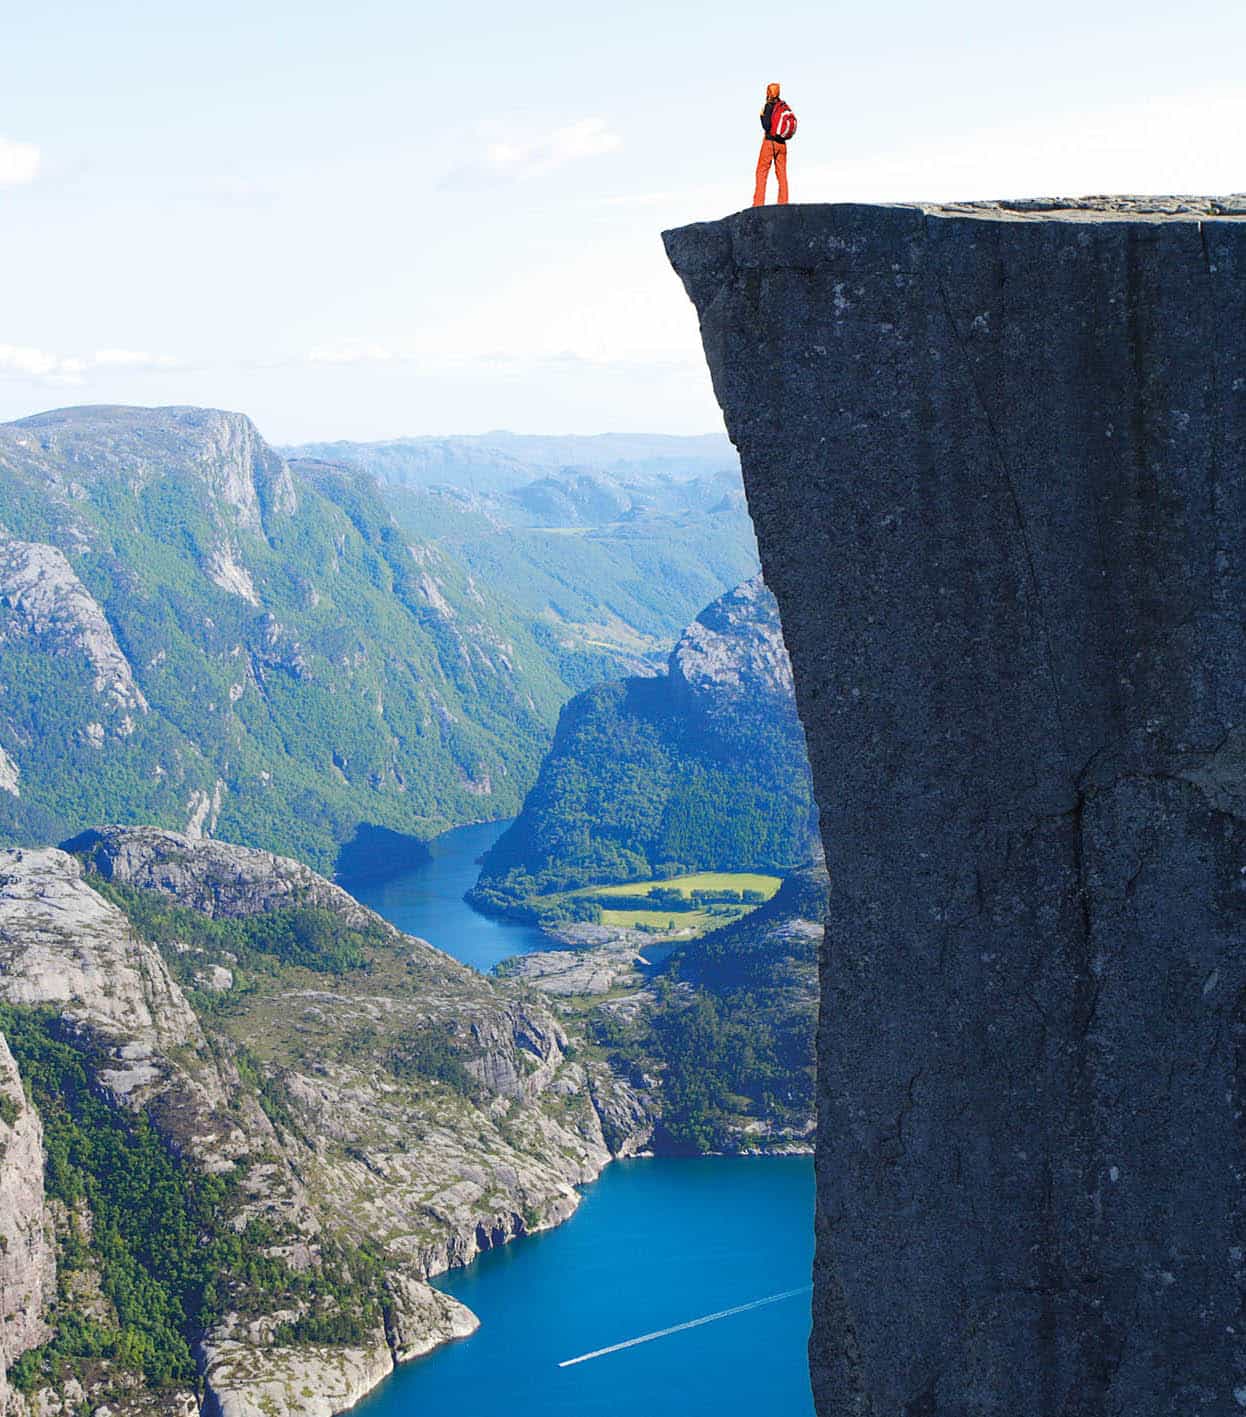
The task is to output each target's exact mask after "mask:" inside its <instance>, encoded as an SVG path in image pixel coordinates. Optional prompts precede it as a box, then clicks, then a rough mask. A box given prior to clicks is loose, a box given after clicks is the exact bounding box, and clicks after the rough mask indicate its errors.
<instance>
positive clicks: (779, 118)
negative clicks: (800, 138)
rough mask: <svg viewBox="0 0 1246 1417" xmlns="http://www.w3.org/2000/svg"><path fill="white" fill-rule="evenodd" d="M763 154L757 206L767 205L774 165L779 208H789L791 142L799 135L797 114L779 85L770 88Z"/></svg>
mask: <svg viewBox="0 0 1246 1417" xmlns="http://www.w3.org/2000/svg"><path fill="white" fill-rule="evenodd" d="M761 131H762V140H761V155H760V157H758V159H757V185H756V186H755V187H754V188H753V205H754V206H755V207H762V206H765V204H766V180H767V178H768V177H769V176H770V165H771V163H773V164H774V175H775V176H776V177H777V178H778V180H779V205H780V206H786V205H787V140H788V139H789V138H790V137H792V136H794V134H795V132H796V115H795V114H794V113H793V112H792V110H791V109H790V108H789V107H788V106H787V104H786V103H784V102H783V100H782V99H781V98H780V97H779V85H778V84H767V85H766V102H765V106H764V107H763V108H762V111H761Z"/></svg>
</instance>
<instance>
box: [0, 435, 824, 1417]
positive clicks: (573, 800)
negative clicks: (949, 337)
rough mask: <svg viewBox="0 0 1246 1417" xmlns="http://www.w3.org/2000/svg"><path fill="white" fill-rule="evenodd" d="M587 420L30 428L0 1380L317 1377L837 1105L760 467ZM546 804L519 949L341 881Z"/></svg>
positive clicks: (3, 961) (49, 1406)
mask: <svg viewBox="0 0 1246 1417" xmlns="http://www.w3.org/2000/svg"><path fill="white" fill-rule="evenodd" d="M571 441H572V443H574V440H571ZM588 441H589V442H590V443H592V444H593V446H591V447H588V448H584V447H576V446H569V445H568V443H567V442H565V441H564V442H562V443H559V441H558V440H530V441H529V442H527V443H525V442H524V441H523V440H509V441H508V439H507V438H506V436H505V435H499V436H498V438H497V440H495V442H494V443H492V444H486V445H483V446H482V445H480V444H477V443H473V442H472V441H471V440H459V441H458V442H457V443H456V442H455V441H454V440H440V441H436V442H434V441H433V440H411V442H410V444H409V445H408V444H403V445H397V446H395V445H372V446H371V447H368V446H363V445H347V446H339V445H335V447H333V448H326V447H317V448H314V449H306V450H286V452H285V453H284V454H282V453H279V452H277V451H275V450H274V449H272V448H270V447H269V446H268V445H266V444H265V443H264V442H263V440H262V439H261V438H260V436H259V435H258V433H257V432H256V430H255V429H254V427H253V426H252V425H251V424H250V423H249V421H248V420H246V419H245V418H243V417H241V416H239V415H234V414H223V413H216V412H213V411H210V410H198V409H162V410H136V409H71V410H64V411H61V412H59V413H56V414H48V415H40V416H39V417H37V418H34V419H26V420H22V421H21V422H19V423H16V424H8V425H4V426H0V843H7V845H5V846H4V847H3V849H0V1033H2V1034H3V1040H4V1041H3V1043H0V1237H2V1239H0V1297H3V1300H4V1302H3V1305H0V1308H2V1309H3V1315H2V1324H0V1360H2V1364H3V1369H4V1377H3V1379H2V1380H0V1413H4V1414H10V1413H11V1414H14V1417H36V1414H39V1417H53V1414H55V1417H61V1414H68V1413H70V1412H74V1413H77V1412H79V1411H97V1410H102V1409H103V1408H107V1410H108V1411H109V1412H111V1413H113V1414H115V1415H122V1417H124V1415H128V1414H133V1417H139V1414H148V1413H173V1414H186V1417H189V1414H191V1413H194V1412H197V1411H203V1412H206V1413H217V1414H222V1417H261V1414H262V1417H283V1414H287V1413H289V1414H294V1413H309V1414H325V1417H327V1414H329V1413H333V1412H338V1411H342V1410H344V1409H345V1408H346V1407H348V1406H350V1405H351V1404H352V1403H354V1402H355V1401H357V1400H358V1399H359V1398H360V1397H361V1396H362V1395H363V1394H364V1393H366V1392H367V1391H368V1390H369V1389H371V1388H372V1387H373V1386H374V1385H375V1384H376V1383H377V1382H378V1381H380V1379H381V1378H382V1377H384V1376H385V1374H386V1373H388V1372H389V1371H390V1370H391V1369H392V1368H393V1367H394V1365H395V1363H398V1362H401V1361H404V1360H406V1359H410V1358H414V1357H417V1356H419V1355H421V1354H425V1353H427V1352H429V1351H430V1350H431V1349H433V1348H434V1347H436V1346H437V1345H438V1344H440V1343H443V1342H445V1341H447V1340H448V1339H452V1338H455V1337H462V1336H464V1335H466V1334H468V1333H470V1332H471V1331H472V1329H473V1328H474V1326H475V1324H476V1320H475V1318H474V1316H473V1315H472V1314H471V1313H470V1312H469V1311H468V1310H467V1309H465V1308H464V1307H463V1306H462V1305H461V1304H460V1303H458V1302H457V1301H455V1300H453V1299H451V1298H450V1297H449V1296H448V1295H445V1294H443V1293H441V1292H439V1291H438V1290H437V1289H436V1288H435V1287H433V1286H432V1285H431V1284H430V1283H429V1280H430V1279H432V1278H434V1277H435V1276H436V1275H438V1274H439V1273H442V1272H443V1271H445V1270H446V1269H448V1268H451V1267H455V1266H459V1265H463V1264H465V1263H468V1262H469V1261H471V1260H472V1258H473V1257H474V1256H476V1255H477V1254H479V1253H480V1252H481V1251H483V1250H488V1249H491V1248H493V1247H496V1246H498V1245H501V1244H505V1243H508V1242H510V1241H512V1240H515V1239H520V1238H522V1237H523V1236H525V1235H530V1234H532V1233H534V1232H537V1231H539V1230H542V1229H546V1228H548V1227H550V1226H553V1225H557V1224H559V1223H561V1222H562V1221H564V1220H566V1219H567V1218H568V1217H569V1216H570V1215H571V1214H572V1213H573V1212H574V1210H575V1208H576V1205H577V1203H578V1201H579V1192H578V1190H577V1188H578V1187H579V1186H581V1185H583V1184H584V1183H586V1182H589V1181H591V1180H592V1179H593V1178H594V1177H596V1176H597V1175H598V1174H599V1173H600V1171H601V1170H602V1168H603V1167H605V1166H606V1165H607V1164H609V1162H610V1161H611V1160H612V1159H614V1158H616V1157H623V1156H629V1155H633V1154H636V1153H643V1152H648V1151H652V1150H657V1151H664V1152H673V1153H684V1154H694V1153H698V1152H706V1151H715V1152H765V1151H770V1152H785V1151H802V1150H807V1149H808V1146H809V1143H810V1138H811V1135H812V1126H813V1121H812V1118H813V1112H812V1099H813V1073H812V1047H813V1044H812V1038H813V1029H814V1023H815V1015H816V986H815V970H816V957H817V948H818V942H819V940H820V938H821V919H822V912H823V908H824V900H825V874H824V872H823V870H822V868H821V866H820V865H819V864H818V862H817V859H816V858H817V848H816V844H815V827H814V822H813V815H812V810H811V796H810V792H809V780H808V769H807V765H806V763H805V759H804V745H803V738H802V736H801V734H800V727H799V721H798V720H797V718H796V714H795V708H794V704H793V701H792V694H791V678H790V671H789V670H788V668H787V662H786V654H785V651H784V650H783V644H782V637H781V634H780V633H779V629H778V620H777V612H776V611H775V609H774V606H773V601H772V598H771V597H770V596H769V592H768V591H766V589H765V588H764V586H762V585H761V583H760V581H758V580H756V579H755V578H754V576H755V559H754V558H755V552H754V549H753V544H752V536H751V527H750V526H749V523H748V517H747V511H746V510H745V508H744V507H743V503H742V499H741V497H740V494H739V490H738V470H736V469H735V467H734V463H733V461H732V459H731V457H730V450H729V448H726V446H725V444H722V445H720V444H718V443H717V441H716V440H675V439H669V440H635V441H633V443H632V444H630V445H627V444H626V443H624V442H619V441H615V442H613V443H611V442H609V441H608V440H607V442H606V443H605V444H600V443H597V442H596V440H588ZM685 442H686V443H688V444H693V445H695V446H691V447H689V446H684V444H685ZM534 444H539V446H534ZM333 456H336V457H337V458H338V461H337V462H331V461H330V458H331V457H333ZM568 456H578V457H579V458H580V460H581V461H580V463H579V464H578V465H577V464H570V465H567V464H565V463H564V462H563V461H562V459H563V458H564V457H568ZM448 467H451V468H453V469H454V470H455V473H456V477H455V480H454V481H447V482H439V481H438V480H437V479H438V478H440V477H442V476H444V475H445V474H446V470H447V468H448ZM467 468H470V469H473V471H471V472H470V473H469V472H467V471H465V469H467ZM569 547H572V548H574V549H573V550H572V551H571V552H570V553H569V552H568V550H567V548H569ZM672 646H673V648H672ZM707 744H708V745H709V746H707ZM610 745H612V747H613V750H612V751H611V752H609V753H607V752H606V751H605V749H606V748H607V747H608V746H610ZM516 814H518V815H517V817H516V821H515V823H514V824H513V826H512V827H511V828H510V830H509V831H508V832H507V833H506V835H505V836H504V837H503V838H502V840H501V841H500V842H499V843H498V845H497V846H496V847H495V848H494V850H493V851H492V852H491V853H490V854H489V856H488V857H487V858H486V860H485V863H484V872H483V875H482V877H481V880H480V882H479V884H478V886H477V889H476V892H475V898H478V901H479V904H481V905H482V906H484V907H485V908H488V909H491V910H495V911H499V912H503V913H509V914H512V915H518V916H521V917H523V918H528V919H532V920H534V921H536V922H539V923H540V924H541V925H542V926H543V927H544V928H545V929H546V930H547V931H548V940H549V948H548V949H547V950H544V951H540V952H536V953H528V954H525V955H521V956H519V957H517V958H516V959H514V960H512V961H508V962H507V963H506V964H505V965H503V966H502V967H501V968H500V969H499V970H498V971H496V973H495V974H494V975H489V976H486V975H482V974H479V973H477V972H476V971H475V970H473V969H470V968H468V967H467V966H465V965H463V964H460V963H459V962H458V961H457V960H455V959H454V958H452V956H451V954H450V953H446V952H443V949H441V948H437V946H438V945H439V944H445V946H446V948H452V942H451V941H439V940H434V941H433V942H432V943H429V942H428V941H426V940H423V939H420V938H416V937H415V936H412V935H407V934H403V933H402V932H401V931H399V930H398V929H396V928H395V927H394V926H393V925H391V924H390V923H388V922H387V921H386V920H384V919H382V918H381V917H380V916H379V915H377V914H375V913H374V912H373V911H371V910H368V909H367V908H365V907H364V906H362V905H360V904H359V902H358V901H357V900H355V899H354V898H353V897H352V896H351V895H349V894H348V893H347V891H346V890H344V889H342V887H341V886H340V885H336V884H334V883H333V882H332V881H331V880H330V879H329V873H331V872H332V871H334V870H335V869H336V870H338V871H339V872H340V873H341V874H342V877H343V878H344V879H351V878H354V879H362V878H364V877H366V876H367V875H368V874H369V872H373V873H375V874H377V875H384V874H386V873H387V872H390V871H392V870H394V869H395V868H396V866H397V865H398V864H399V863H401V861H403V860H404V859H405V860H407V861H410V860H416V859H418V858H419V853H420V851H421V850H422V847H421V845H420V843H421V842H424V841H427V840H429V839H431V838H432V837H434V836H435V835H437V834H438V833H439V832H441V831H443V830H445V829H446V828H448V827H451V826H455V825H459V824H462V823H466V822H471V821H484V820H495V819H498V818H502V817H506V816H511V815H516ZM611 892H614V893H615V894H614V895H612V894H611Z"/></svg>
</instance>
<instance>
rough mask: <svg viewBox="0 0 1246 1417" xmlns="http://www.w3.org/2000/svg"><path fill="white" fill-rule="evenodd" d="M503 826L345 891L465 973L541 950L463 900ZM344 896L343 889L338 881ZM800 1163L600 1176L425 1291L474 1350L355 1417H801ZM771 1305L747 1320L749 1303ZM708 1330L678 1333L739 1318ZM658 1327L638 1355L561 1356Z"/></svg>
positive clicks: (612, 1170) (623, 1169) (790, 1159)
mask: <svg viewBox="0 0 1246 1417" xmlns="http://www.w3.org/2000/svg"><path fill="white" fill-rule="evenodd" d="M508 826H509V823H507V822H488V823H482V824H480V825H478V826H471V827H459V828H457V829H455V830H454V831H451V832H447V833H446V834H445V835H444V836H441V837H438V838H436V839H435V840H433V841H432V842H430V843H429V851H428V853H427V855H424V854H421V855H420V858H419V859H418V860H417V861H415V862H414V864H412V865H411V866H410V867H409V868H408V869H407V870H405V871H401V872H399V874H397V875H396V876H394V877H393V878H391V879H390V880H388V881H384V882H366V883H364V882H361V883H358V884H357V885H355V886H353V887H352V889H353V890H354V891H355V893H356V895H357V897H358V899H359V900H361V901H362V902H363V903H364V904H365V905H368V906H370V907H371V908H372V909H373V910H376V911H377V912H378V913H379V914H381V915H383V916H385V917H386V918H387V919H389V920H390V921H391V923H393V924H394V925H397V926H398V927H399V928H400V929H403V930H405V931H407V932H409V933H411V934H417V935H421V936H423V937H424V938H425V939H427V940H429V941H430V943H433V944H436V945H438V947H439V948H441V949H444V950H446V951H447V953H450V954H453V955H455V956H456V957H457V958H459V959H461V960H463V962H464V963H466V964H470V965H472V967H473V968H476V969H481V970H488V969H490V968H491V967H492V966H493V965H494V964H495V963H497V962H498V961H500V960H502V959H506V958H509V957H511V956H513V955H515V954H517V953H519V952H521V951H524V950H535V951H539V950H548V949H549V948H550V945H551V939H550V936H549V935H547V934H545V933H544V932H543V931H541V930H539V929H537V928H536V927H534V926H528V925H524V924H521V923H516V922H513V921H508V920H505V919H497V918H494V917H489V916H483V915H481V914H479V913H478V912H477V911H474V910H473V909H472V908H471V907H470V906H469V905H468V904H467V903H466V902H465V901H464V900H463V894H464V892H465V890H466V889H467V888H468V887H469V886H471V885H472V884H473V883H474V882H475V879H476V876H477V874H478V872H479V865H478V859H479V857H480V856H481V854H482V853H484V852H485V851H487V850H488V848H489V847H490V846H491V845H492V844H493V843H494V842H495V841H496V840H497V838H498V837H499V836H500V835H501V834H502V833H503V831H505V829H506V828H507V827H508ZM347 884H350V883H349V882H348V883H347ZM812 1204H813V1164H812V1158H810V1157H808V1156H787V1157H785V1156H753V1157H700V1158H690V1157H650V1158H637V1159H632V1160H624V1161H618V1162H615V1163H614V1164H613V1165H612V1166H610V1167H608V1168H607V1170H606V1171H605V1172H604V1173H603V1175H602V1177H601V1179H600V1180H598V1181H596V1182H595V1183H593V1184H592V1185H591V1186H589V1187H588V1188H587V1189H586V1190H585V1193H584V1198H583V1200H582V1201H581V1204H580V1206H579V1209H578V1210H577V1211H576V1213H575V1214H574V1216H573V1217H572V1218H571V1220H570V1221H568V1222H567V1223H566V1224H564V1225H562V1226H561V1227H559V1228H558V1229H557V1230H554V1231H551V1232H549V1233H548V1234H540V1235H534V1236H531V1237H529V1238H527V1239H524V1240H522V1241H520V1242H519V1243H517V1244H515V1245H508V1246H506V1247H504V1248H501V1249H495V1250H492V1251H490V1252H488V1253H486V1254H484V1255H482V1256H481V1257H480V1258H479V1259H477V1260H475V1261H474V1262H473V1263H472V1264H471V1265H469V1266H468V1267H467V1268H466V1269H463V1270H456V1271H451V1272H449V1273H447V1274H444V1275H442V1276H440V1277H439V1278H438V1279H437V1281H436V1285H437V1287H438V1288H439V1289H441V1290H443V1291H444V1292H446V1293H447V1294H451V1295H453V1296H454V1297H455V1298H456V1299H459V1300H461V1301H462V1302H463V1303H464V1304H466V1305H467V1307H468V1308H469V1309H471V1310H472V1312H473V1313H475V1314H476V1315H477V1316H478V1317H479V1319H480V1320H481V1327H480V1328H479V1329H478V1330H477V1331H476V1332H475V1333H474V1334H472V1335H471V1336H469V1337H467V1338H465V1339H462V1340H460V1341H459V1342H458V1343H455V1344H453V1345H451V1346H449V1347H446V1348H442V1349H439V1350H438V1351H437V1352H435V1353H433V1354H431V1355H430V1356H429V1357H427V1358H423V1359H420V1360H418V1361H417V1362H414V1363H411V1364H408V1365H406V1366H405V1367H402V1368H399V1369H398V1370H397V1371H396V1372H395V1373H394V1375H393V1377H392V1378H390V1379H389V1381H388V1382H386V1383H385V1384H384V1385H383V1386H382V1387H380V1388H379V1389H378V1390H377V1391H376V1393H375V1394H374V1396H373V1397H371V1398H369V1399H367V1400H366V1401H365V1402H364V1403H363V1404H362V1405H361V1406H360V1407H359V1408H358V1409H357V1410H358V1412H359V1413H360V1414H361V1417H407V1414H411V1415H412V1417H415V1414H419V1415H420V1417H441V1414H443V1413H444V1414H447V1417H448V1415H449V1414H451V1413H453V1414H454V1417H494V1414H496V1413H497V1412H499V1411H505V1412H506V1413H507V1414H508V1417H545V1414H551V1417H579V1414H585V1417H615V1414H622V1413H624V1412H626V1411H629V1410H630V1409H631V1408H632V1407H634V1406H635V1407H640V1408H643V1409H644V1410H645V1412H646V1413H647V1414H649V1417H687V1414H688V1413H690V1412H693V1413H702V1412H703V1413H714V1414H721V1417H755V1415H756V1414H757V1413H759V1412H775V1413H782V1414H783V1417H806V1414H809V1413H812V1411H813V1406H812V1397H811V1394H810V1389H809V1375H808V1363H807V1359H806V1351H805V1350H806V1341H807V1338H808V1330H809V1316H808V1308H809V1301H808V1276H809V1271H810V1266H811V1264H812V1258H813V1233H812V1229H811V1227H810V1225H809V1216H810V1213H811V1209H812ZM776 1294H778V1295H782V1296H783V1298H782V1299H779V1300H778V1301H777V1302H775V1303H773V1304H765V1305H762V1306H758V1307H757V1308H752V1307H751V1301H753V1300H754V1299H755V1298H756V1297H759V1296H760V1297H763V1298H768V1297H769V1296H772V1295H776ZM741 1304H744V1305H749V1306H750V1307H749V1308H748V1311H747V1312H743V1313H738V1314H736V1313H730V1312H729V1313H727V1314H726V1315H724V1317H723V1318H722V1319H720V1320H717V1321H716V1322H715V1323H713V1324H701V1325H697V1327H696V1328H695V1329H684V1328H683V1325H684V1324H686V1323H687V1322H688V1321H689V1320H692V1319H696V1318H698V1317H700V1316H704V1315H708V1314H711V1313H716V1312H719V1313H720V1312H721V1311H723V1310H731V1309H734V1308H735V1307H736V1306H738V1305H741ZM667 1326H670V1327H675V1328H678V1329H680V1331H678V1332H675V1333H672V1334H670V1335H669V1336H668V1337H666V1338H664V1339H662V1340H661V1341H660V1342H655V1343H649V1344H647V1345H645V1347H644V1348H643V1350H640V1351H638V1350H637V1349H629V1351H624V1352H617V1353H607V1354H605V1355H603V1356H602V1357H601V1358H600V1359H597V1360H594V1361H593V1362H592V1363H577V1364H575V1365H574V1368H571V1365H567V1366H562V1365H563V1364H564V1362H565V1360H566V1359H568V1358H573V1357H575V1356H577V1355H580V1354H583V1353H588V1352H591V1351H592V1350H595V1349H601V1348H604V1347H609V1346H611V1345H613V1344H616V1343H619V1342H627V1340H629V1339H631V1338H633V1337H634V1336H637V1335H644V1334H647V1333H650V1332H653V1331H656V1330H662V1329H664V1328H666V1327H667Z"/></svg>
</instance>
